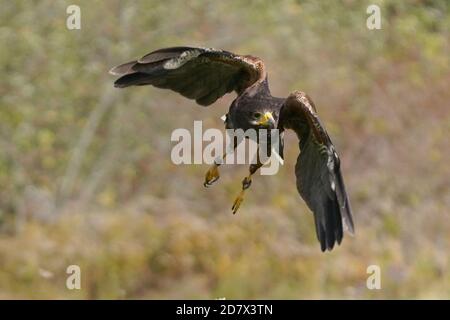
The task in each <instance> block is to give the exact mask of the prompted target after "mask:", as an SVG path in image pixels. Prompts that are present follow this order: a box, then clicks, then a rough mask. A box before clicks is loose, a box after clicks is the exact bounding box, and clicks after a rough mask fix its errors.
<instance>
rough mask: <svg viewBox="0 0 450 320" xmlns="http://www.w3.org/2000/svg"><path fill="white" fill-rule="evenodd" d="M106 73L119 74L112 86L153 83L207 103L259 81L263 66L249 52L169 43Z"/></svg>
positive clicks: (263, 74)
mask: <svg viewBox="0 0 450 320" xmlns="http://www.w3.org/2000/svg"><path fill="white" fill-rule="evenodd" d="M110 73H111V74H113V75H120V76H121V77H120V78H119V79H117V80H116V82H115V84H114V85H115V86H116V87H119V88H124V87H128V86H133V85H153V86H155V87H158V88H163V89H171V90H173V91H176V92H178V93H180V94H181V95H183V96H185V97H187V98H189V99H194V100H196V101H197V103H199V104H200V105H204V106H207V105H210V104H212V103H214V102H215V101H216V100H217V99H219V98H220V97H222V96H223V95H225V94H227V93H229V92H231V91H236V92H237V93H238V94H240V93H242V92H243V91H244V90H245V89H246V88H248V87H250V86H251V85H253V84H255V83H256V82H258V81H263V80H264V78H265V67H264V64H263V62H262V61H261V60H260V59H259V58H256V57H252V56H240V55H237V54H234V53H231V52H228V51H224V50H216V49H212V48H196V47H172V48H164V49H159V50H156V51H153V52H151V53H149V54H147V55H145V56H143V57H142V58H140V59H138V60H134V61H130V62H127V63H124V64H121V65H119V66H117V67H114V68H112V69H111V70H110Z"/></svg>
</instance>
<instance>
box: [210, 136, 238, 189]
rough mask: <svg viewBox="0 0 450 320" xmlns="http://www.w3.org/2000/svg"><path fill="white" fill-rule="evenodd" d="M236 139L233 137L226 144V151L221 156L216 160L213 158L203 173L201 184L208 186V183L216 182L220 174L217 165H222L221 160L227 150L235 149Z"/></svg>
mask: <svg viewBox="0 0 450 320" xmlns="http://www.w3.org/2000/svg"><path fill="white" fill-rule="evenodd" d="M237 143H238V141H237V139H236V138H235V139H233V142H231V143H230V144H229V146H228V149H227V152H225V154H224V155H223V157H222V158H220V157H219V158H218V159H216V160H214V163H213V164H212V166H211V167H210V168H209V170H208V171H207V172H206V175H205V182H204V183H203V186H205V187H209V186H210V185H212V184H213V183H214V182H216V181H217V180H219V178H220V174H219V167H220V166H221V165H222V163H223V160H224V159H225V157H226V156H227V153H228V152H229V151H233V150H234V149H236V146H237Z"/></svg>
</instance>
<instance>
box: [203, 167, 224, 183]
mask: <svg viewBox="0 0 450 320" xmlns="http://www.w3.org/2000/svg"><path fill="white" fill-rule="evenodd" d="M219 177H220V175H219V167H218V166H217V165H216V164H213V165H212V166H211V168H209V170H208V172H206V175H205V182H204V183H203V185H204V186H205V187H209V186H210V185H212V184H213V183H214V182H216V181H217V180H218V179H219Z"/></svg>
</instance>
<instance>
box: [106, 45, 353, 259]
mask: <svg viewBox="0 0 450 320" xmlns="http://www.w3.org/2000/svg"><path fill="white" fill-rule="evenodd" d="M110 73H111V74H113V75H118V76H120V78H119V79H117V80H116V81H115V83H114V86H115V87H118V88H125V87H129V86H141V85H153V86H155V87H157V88H164V89H171V90H173V91H176V92H178V93H180V94H181V95H183V96H184V97H186V98H189V99H194V100H195V101H196V102H197V103H198V104H200V105H202V106H209V105H211V104H212V103H214V102H215V101H216V100H217V99H218V98H220V97H222V96H223V95H225V94H226V93H229V92H231V91H235V92H236V93H237V98H236V99H235V100H234V101H233V102H232V104H231V106H230V109H229V111H228V113H227V115H226V118H225V127H226V128H227V129H243V130H244V131H245V130H247V129H249V128H253V129H256V130H259V129H262V128H264V129H279V130H280V132H283V131H284V130H285V129H292V130H294V131H295V133H296V134H297V137H298V138H299V147H300V155H299V156H298V158H297V163H296V165H295V176H296V179H297V190H298V192H299V193H300V195H301V197H302V198H303V199H304V201H305V202H306V204H307V205H308V207H309V208H310V209H311V211H312V212H313V213H314V221H315V226H316V233H317V238H318V240H319V242H320V247H321V250H322V251H325V250H331V249H333V247H334V245H335V243H336V242H337V243H338V244H340V243H341V241H342V238H343V230H344V229H345V230H347V231H348V232H349V233H350V234H353V233H354V227H353V220H352V214H351V208H350V202H349V200H348V196H347V193H346V191H345V186H344V180H343V178H342V174H341V170H340V161H339V157H338V154H337V152H336V149H335V147H334V145H333V143H332V142H331V140H330V137H329V136H328V133H327V131H326V130H325V127H324V126H323V124H322V123H321V121H320V120H319V118H318V116H317V111H316V108H315V106H314V104H313V102H312V101H311V99H310V98H309V97H308V96H307V95H306V94H305V93H303V92H301V91H295V92H293V93H291V94H290V95H289V96H288V97H287V98H277V97H273V96H272V95H271V94H270V90H269V83H268V80H267V73H266V69H265V66H264V63H263V61H262V60H261V59H259V58H257V57H254V56H250V55H246V56H242V55H237V54H234V53H231V52H228V51H224V50H216V49H212V48H196V47H172V48H164V49H159V50H156V51H153V52H151V53H149V54H147V55H145V56H143V57H142V58H140V59H139V60H134V61H131V62H127V63H124V64H121V65H119V66H117V67H114V68H113V69H111V71H110ZM234 147H236V145H235V146H234ZM280 156H281V157H283V154H282V152H280ZM258 160H259V159H258ZM262 165H263V163H261V161H257V162H256V163H255V164H252V165H250V168H249V174H248V176H247V177H245V178H244V180H243V181H242V190H241V192H240V194H239V196H238V197H237V198H236V200H235V202H234V205H233V207H232V210H233V213H235V212H236V211H237V209H238V208H239V206H240V204H241V202H242V201H243V196H244V192H245V190H247V189H248V188H249V187H250V185H251V182H252V180H251V178H252V175H253V174H254V173H255V172H256V171H257V170H258V169H259V168H260V167H261V166H262ZM219 166H220V163H214V165H213V166H212V167H211V168H210V169H209V170H208V172H207V173H206V176H205V182H204V185H205V186H209V185H211V184H212V183H213V182H214V181H216V180H217V179H218V178H219V171H218V167H219Z"/></svg>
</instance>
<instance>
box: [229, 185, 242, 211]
mask: <svg viewBox="0 0 450 320" xmlns="http://www.w3.org/2000/svg"><path fill="white" fill-rule="evenodd" d="M244 193H245V191H244V190H242V191H241V192H240V193H239V195H238V196H237V198H236V200H234V203H233V207H231V210H233V214H236V212H237V211H238V209H239V207H240V206H241V203H242V201H244Z"/></svg>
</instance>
